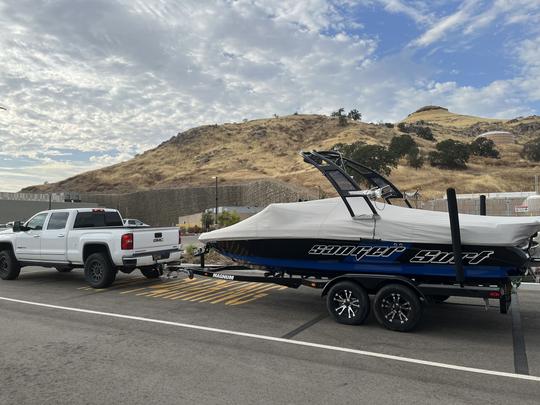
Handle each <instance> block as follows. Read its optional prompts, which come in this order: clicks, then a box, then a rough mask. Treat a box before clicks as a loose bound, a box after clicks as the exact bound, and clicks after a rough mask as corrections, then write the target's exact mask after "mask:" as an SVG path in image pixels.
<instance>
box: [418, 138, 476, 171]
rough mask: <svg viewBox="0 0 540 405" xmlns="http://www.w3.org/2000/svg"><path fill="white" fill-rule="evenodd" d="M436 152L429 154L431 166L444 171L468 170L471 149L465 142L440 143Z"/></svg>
mask: <svg viewBox="0 0 540 405" xmlns="http://www.w3.org/2000/svg"><path fill="white" fill-rule="evenodd" d="M435 148H436V149H437V150H436V151H433V152H430V153H429V156H428V158H429V163H430V164H431V166H437V167H441V168H443V169H466V168H467V162H468V161H469V154H470V152H469V147H468V145H466V144H464V143H463V142H458V141H454V140H452V139H447V140H445V141H442V142H439V143H438V144H437V145H436V146H435Z"/></svg>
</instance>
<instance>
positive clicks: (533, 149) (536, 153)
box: [521, 137, 540, 162]
mask: <svg viewBox="0 0 540 405" xmlns="http://www.w3.org/2000/svg"><path fill="white" fill-rule="evenodd" d="M521 156H522V157H524V158H525V159H527V160H531V161H533V162H538V161H540V137H539V138H535V139H533V140H531V141H529V142H527V143H526V144H525V145H523V150H522V151H521Z"/></svg>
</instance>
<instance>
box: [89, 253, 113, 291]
mask: <svg viewBox="0 0 540 405" xmlns="http://www.w3.org/2000/svg"><path fill="white" fill-rule="evenodd" d="M84 278H85V279H86V281H87V282H88V284H90V286H91V287H93V288H107V287H109V286H110V285H111V284H112V283H113V282H114V280H115V279H116V269H115V268H114V267H113V265H112V263H111V261H110V260H109V258H108V257H107V256H106V255H104V254H103V253H93V254H91V255H90V256H88V258H87V259H86V261H85V262H84Z"/></svg>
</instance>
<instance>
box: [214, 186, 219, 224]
mask: <svg viewBox="0 0 540 405" xmlns="http://www.w3.org/2000/svg"><path fill="white" fill-rule="evenodd" d="M214 178H215V179H216V215H215V218H214V225H216V228H217V222H218V221H217V216H218V176H214Z"/></svg>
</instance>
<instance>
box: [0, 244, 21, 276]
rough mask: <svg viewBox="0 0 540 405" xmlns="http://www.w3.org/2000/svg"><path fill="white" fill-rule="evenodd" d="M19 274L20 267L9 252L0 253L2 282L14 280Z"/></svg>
mask: <svg viewBox="0 0 540 405" xmlns="http://www.w3.org/2000/svg"><path fill="white" fill-rule="evenodd" d="M20 272H21V266H20V265H19V262H18V261H17V259H16V258H15V256H13V253H12V252H11V250H2V251H0V278H1V279H2V280H15V279H16V278H17V277H19V273H20Z"/></svg>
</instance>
